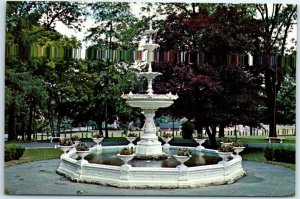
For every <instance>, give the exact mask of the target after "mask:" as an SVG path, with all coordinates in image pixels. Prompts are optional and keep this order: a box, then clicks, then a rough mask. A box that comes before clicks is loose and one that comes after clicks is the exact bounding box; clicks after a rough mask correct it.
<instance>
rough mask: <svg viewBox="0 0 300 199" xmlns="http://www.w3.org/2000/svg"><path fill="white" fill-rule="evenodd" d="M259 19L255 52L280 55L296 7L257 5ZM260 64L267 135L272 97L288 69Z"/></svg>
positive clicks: (273, 105)
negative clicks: (257, 41) (263, 84)
mask: <svg viewBox="0 0 300 199" xmlns="http://www.w3.org/2000/svg"><path fill="white" fill-rule="evenodd" d="M256 8H257V11H258V13H259V17H260V21H261V22H262V27H263V30H264V32H265V34H264V35H262V43H261V45H260V49H259V53H263V54H269V55H280V56H283V55H284V54H285V52H286V50H287V49H286V45H287V38H288V34H289V32H290V31H291V30H292V29H293V25H294V24H295V23H296V19H297V14H296V11H297V6H296V5H292V4H273V5H272V6H268V5H267V4H257V5H256ZM260 67H261V74H263V76H264V83H265V96H266V107H267V112H266V114H267V115H268V118H267V120H268V123H269V136H270V137H276V112H277V108H276V99H277V96H278V92H280V90H281V87H282V82H283V81H284V74H285V71H286V70H287V69H288V68H285V67H284V66H283V65H275V66H272V65H271V64H269V63H265V64H264V65H263V66H260Z"/></svg>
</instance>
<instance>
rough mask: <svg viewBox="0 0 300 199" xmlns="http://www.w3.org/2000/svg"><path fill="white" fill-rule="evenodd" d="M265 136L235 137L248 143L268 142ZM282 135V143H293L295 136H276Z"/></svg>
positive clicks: (233, 138) (232, 137)
mask: <svg viewBox="0 0 300 199" xmlns="http://www.w3.org/2000/svg"><path fill="white" fill-rule="evenodd" d="M266 137H267V136H263V135H259V136H238V137H237V139H238V140H239V141H241V142H249V143H269V140H268V139H267V138H266ZM278 137H284V138H285V139H284V140H283V143H286V144H295V143H296V136H291V135H289V136H278ZM227 138H229V139H231V140H233V141H234V140H235V137H234V136H227Z"/></svg>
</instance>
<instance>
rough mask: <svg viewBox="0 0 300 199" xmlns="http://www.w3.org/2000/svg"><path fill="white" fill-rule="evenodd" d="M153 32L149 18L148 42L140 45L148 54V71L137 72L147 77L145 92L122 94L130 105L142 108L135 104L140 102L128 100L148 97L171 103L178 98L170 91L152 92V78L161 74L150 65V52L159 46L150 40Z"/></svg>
mask: <svg viewBox="0 0 300 199" xmlns="http://www.w3.org/2000/svg"><path fill="white" fill-rule="evenodd" d="M155 32H156V30H153V29H152V22H151V20H150V25H149V29H148V30H146V31H145V34H146V35H147V36H148V37H149V39H148V43H146V44H144V45H142V47H143V48H144V49H146V50H147V54H148V56H147V65H148V71H147V72H140V73H139V76H140V77H145V78H146V79H147V82H148V89H147V94H132V92H130V93H129V94H126V95H124V94H123V95H122V98H123V99H125V100H127V103H128V104H129V105H130V106H132V107H140V108H143V107H141V106H139V105H137V104H140V103H137V104H133V103H130V102H129V101H135V102H137V100H139V101H141V100H142V101H148V100H149V99H151V100H159V101H172V103H173V100H176V99H177V98H178V96H177V95H172V94H171V93H169V94H167V95H157V94H154V91H153V89H152V83H153V80H154V79H155V78H156V77H157V76H159V75H162V73H159V72H153V71H152V67H151V61H152V53H153V51H154V50H155V49H156V48H158V47H159V45H158V44H155V43H153V40H152V36H153V34H154V33H155ZM135 99H136V100H135ZM172 103H168V104H169V105H168V106H170V105H171V104H172ZM164 104H165V103H164ZM168 106H166V104H165V105H162V106H160V107H161V108H164V107H168ZM158 108H159V107H158Z"/></svg>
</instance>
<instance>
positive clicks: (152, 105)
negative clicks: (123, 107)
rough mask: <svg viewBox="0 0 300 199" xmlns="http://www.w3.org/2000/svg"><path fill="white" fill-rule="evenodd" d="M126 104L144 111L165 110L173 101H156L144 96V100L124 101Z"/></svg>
mask: <svg viewBox="0 0 300 199" xmlns="http://www.w3.org/2000/svg"><path fill="white" fill-rule="evenodd" d="M126 103H127V104H128V105H129V106H131V107H137V108H141V109H144V110H147V109H148V110H149V109H150V110H157V109H159V108H166V107H169V106H171V105H172V104H173V103H174V101H173V100H172V99H159V98H158V99H156V98H152V99H151V100H150V97H148V95H145V96H144V98H137V99H136V98H135V99H133V98H132V99H126Z"/></svg>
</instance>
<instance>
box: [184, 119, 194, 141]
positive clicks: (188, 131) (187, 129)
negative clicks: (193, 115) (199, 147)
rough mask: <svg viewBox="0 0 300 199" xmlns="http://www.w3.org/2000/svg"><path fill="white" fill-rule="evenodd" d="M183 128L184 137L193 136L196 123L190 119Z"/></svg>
mask: <svg viewBox="0 0 300 199" xmlns="http://www.w3.org/2000/svg"><path fill="white" fill-rule="evenodd" d="M181 130H182V137H183V138H184V139H190V138H192V137H193V132H194V125H193V123H192V122H191V121H190V120H188V121H186V122H185V123H183V124H182V127H181Z"/></svg>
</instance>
